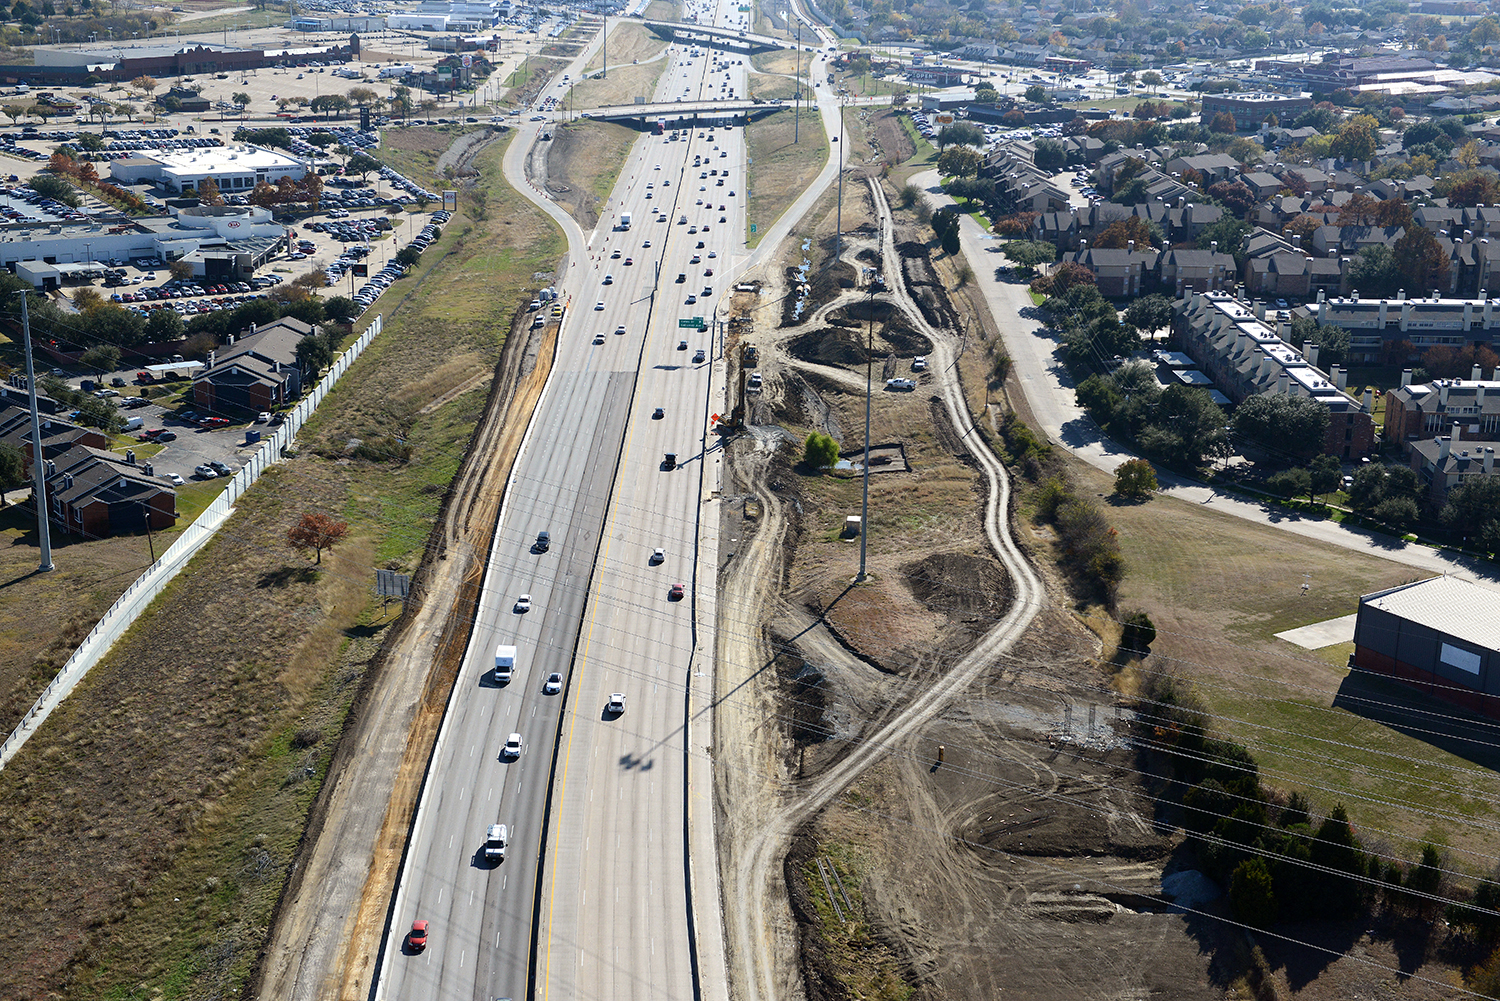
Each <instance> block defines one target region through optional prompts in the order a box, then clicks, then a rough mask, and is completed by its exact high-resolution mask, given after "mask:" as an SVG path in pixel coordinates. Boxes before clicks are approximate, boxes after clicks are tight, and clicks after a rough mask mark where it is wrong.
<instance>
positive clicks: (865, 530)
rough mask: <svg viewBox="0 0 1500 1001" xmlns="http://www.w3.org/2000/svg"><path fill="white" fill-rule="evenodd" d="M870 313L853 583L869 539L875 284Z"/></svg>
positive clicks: (861, 577)
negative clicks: (856, 564) (856, 563)
mask: <svg viewBox="0 0 1500 1001" xmlns="http://www.w3.org/2000/svg"><path fill="white" fill-rule="evenodd" d="M867 306H868V308H869V312H870V319H869V325H868V326H867V327H866V331H867V333H866V335H865V469H864V498H863V499H862V500H861V501H860V505H859V574H858V576H856V577H855V578H854V581H855V583H858V584H862V583H864V580H865V540H867V539H868V538H869V537H870V396H871V394H872V393H873V392H874V387H875V283H874V282H873V281H872V282H871V283H870V295H869V298H868V301H867Z"/></svg>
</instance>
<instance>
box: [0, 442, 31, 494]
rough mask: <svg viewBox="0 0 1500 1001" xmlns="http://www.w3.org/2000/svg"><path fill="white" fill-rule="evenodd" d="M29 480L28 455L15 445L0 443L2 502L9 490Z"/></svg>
mask: <svg viewBox="0 0 1500 1001" xmlns="http://www.w3.org/2000/svg"><path fill="white" fill-rule="evenodd" d="M27 480H28V477H27V476H26V457H25V456H24V455H23V454H21V450H20V449H18V448H16V447H15V446H14V445H0V504H4V503H5V494H6V492H7V491H9V490H15V489H16V488H17V487H20V486H24V485H25V484H26V482H27Z"/></svg>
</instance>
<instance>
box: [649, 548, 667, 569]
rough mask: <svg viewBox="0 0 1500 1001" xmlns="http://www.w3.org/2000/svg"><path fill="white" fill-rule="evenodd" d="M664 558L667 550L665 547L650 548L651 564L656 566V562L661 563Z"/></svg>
mask: <svg viewBox="0 0 1500 1001" xmlns="http://www.w3.org/2000/svg"><path fill="white" fill-rule="evenodd" d="M666 558H667V551H666V550H665V549H653V550H651V561H650V562H651V565H652V566H656V565H657V564H658V563H661V562H662V561H664V560H665V559H666Z"/></svg>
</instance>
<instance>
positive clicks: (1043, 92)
mask: <svg viewBox="0 0 1500 1001" xmlns="http://www.w3.org/2000/svg"><path fill="white" fill-rule="evenodd" d="M1021 96H1022V97H1024V98H1026V100H1028V101H1030V102H1031V103H1032V104H1046V103H1047V88H1046V87H1043V86H1042V85H1041V84H1039V83H1034V84H1032V85H1031V86H1030V87H1027V88H1026V90H1025V91H1024V92H1022V94H1021Z"/></svg>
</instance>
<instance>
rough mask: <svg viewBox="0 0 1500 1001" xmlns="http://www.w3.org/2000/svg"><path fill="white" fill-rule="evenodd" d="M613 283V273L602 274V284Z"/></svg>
mask: <svg viewBox="0 0 1500 1001" xmlns="http://www.w3.org/2000/svg"><path fill="white" fill-rule="evenodd" d="M614 283H615V276H614V275H605V276H604V281H603V282H602V283H601V284H604V285H613V284H614Z"/></svg>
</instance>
